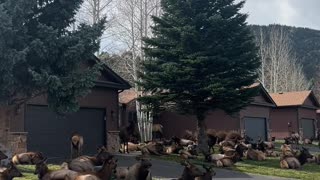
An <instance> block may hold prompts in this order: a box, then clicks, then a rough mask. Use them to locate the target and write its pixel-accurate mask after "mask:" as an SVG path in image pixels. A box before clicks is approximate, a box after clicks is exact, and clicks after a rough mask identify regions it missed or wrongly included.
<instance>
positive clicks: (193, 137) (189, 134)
mask: <svg viewBox="0 0 320 180" xmlns="http://www.w3.org/2000/svg"><path fill="white" fill-rule="evenodd" d="M197 137H198V134H197V132H194V133H193V132H192V131H190V130H186V131H185V135H184V136H183V138H184V139H188V140H191V141H194V142H197V140H198V138H197Z"/></svg>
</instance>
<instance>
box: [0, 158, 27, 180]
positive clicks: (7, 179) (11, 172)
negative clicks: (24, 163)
mask: <svg viewBox="0 0 320 180" xmlns="http://www.w3.org/2000/svg"><path fill="white" fill-rule="evenodd" d="M14 177H22V174H21V172H20V171H19V169H18V168H17V167H16V166H15V165H14V164H12V163H11V162H10V163H9V167H8V168H3V169H1V171H0V179H1V180H12V179H13V178H14Z"/></svg>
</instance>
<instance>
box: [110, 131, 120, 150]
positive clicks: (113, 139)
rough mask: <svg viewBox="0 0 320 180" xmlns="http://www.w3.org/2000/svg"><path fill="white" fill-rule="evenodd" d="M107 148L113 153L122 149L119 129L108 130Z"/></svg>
mask: <svg viewBox="0 0 320 180" xmlns="http://www.w3.org/2000/svg"><path fill="white" fill-rule="evenodd" d="M107 149H108V151H109V152H111V153H115V152H118V151H119V149H120V138H119V131H108V133H107Z"/></svg>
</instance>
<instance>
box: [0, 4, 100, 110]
mask: <svg viewBox="0 0 320 180" xmlns="http://www.w3.org/2000/svg"><path fill="white" fill-rule="evenodd" d="M82 1H83V0H0V101H1V103H2V104H6V105H8V104H9V105H14V104H23V103H24V102H25V101H27V100H28V99H30V98H32V97H34V96H37V95H39V94H47V97H48V103H49V106H50V107H51V108H52V109H54V110H55V111H57V112H60V113H64V112H70V111H71V112H72V111H76V110H77V109H78V104H77V98H78V97H81V96H84V95H86V94H87V93H88V92H89V89H90V88H91V87H92V86H94V80H95V78H97V76H98V74H99V70H100V66H99V64H98V63H97V64H95V63H91V66H90V67H88V68H84V66H83V65H84V64H89V63H90V62H88V61H89V60H90V59H91V60H92V59H93V53H94V52H95V51H97V50H98V48H99V44H98V41H97V40H98V38H99V37H100V36H101V34H102V32H103V29H104V24H105V20H104V19H103V20H101V21H100V22H99V23H97V24H95V25H93V26H88V25H84V24H82V25H80V26H79V27H78V29H77V30H75V31H70V28H69V27H70V25H71V24H72V23H73V21H74V16H75V13H76V12H77V10H78V9H79V8H80V5H81V3H82ZM94 64H95V65H94Z"/></svg>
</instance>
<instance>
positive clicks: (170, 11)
mask: <svg viewBox="0 0 320 180" xmlns="http://www.w3.org/2000/svg"><path fill="white" fill-rule="evenodd" d="M161 5H162V9H163V16H162V17H160V18H157V17H153V20H154V22H155V25H154V26H153V33H154V37H153V38H149V39H146V40H145V43H146V48H145V54H146V56H147V60H146V61H145V63H144V71H145V72H144V73H143V74H142V75H141V78H142V82H141V85H142V86H143V88H144V91H146V92H152V95H150V96H146V97H144V98H141V99H140V100H141V101H143V102H145V103H151V104H154V105H159V104H160V105H164V104H168V103H170V104H175V105H176V107H177V108H178V109H179V110H180V111H181V112H183V113H186V114H191V115H195V116H196V117H197V122H198V123H197V124H198V132H199V133H198V140H199V141H198V142H199V149H200V150H204V151H207V150H208V147H207V145H206V140H207V137H206V135H205V128H206V126H205V123H204V120H205V117H206V114H207V113H208V111H210V110H214V109H223V110H225V111H226V112H227V113H234V112H238V111H239V110H240V109H241V108H243V107H244V106H246V105H247V104H248V103H249V102H250V101H251V100H252V97H253V96H254V95H255V93H256V91H255V90H254V89H251V88H245V87H246V86H249V85H251V84H252V83H254V81H255V80H256V79H257V68H258V67H259V65H260V61H259V59H258V56H257V48H256V46H255V44H254V42H253V36H252V35H251V33H250V30H249V28H248V27H247V24H246V19H247V15H246V14H242V13H240V12H239V10H240V9H241V8H242V7H243V5H244V2H243V1H242V2H239V3H236V2H234V0H162V4H161ZM172 121H174V119H172ZM221 123H224V122H221Z"/></svg>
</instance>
